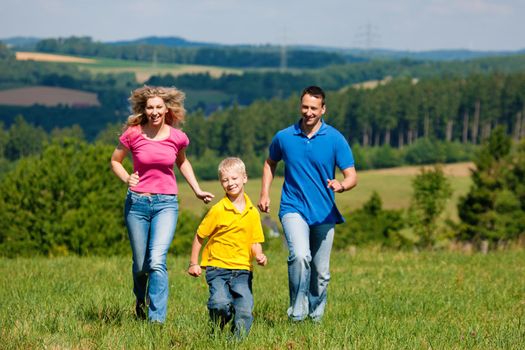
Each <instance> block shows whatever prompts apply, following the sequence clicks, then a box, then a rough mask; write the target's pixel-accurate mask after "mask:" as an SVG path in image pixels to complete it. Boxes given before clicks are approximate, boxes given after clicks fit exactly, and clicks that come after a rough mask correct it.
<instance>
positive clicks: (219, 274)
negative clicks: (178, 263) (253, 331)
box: [206, 266, 253, 338]
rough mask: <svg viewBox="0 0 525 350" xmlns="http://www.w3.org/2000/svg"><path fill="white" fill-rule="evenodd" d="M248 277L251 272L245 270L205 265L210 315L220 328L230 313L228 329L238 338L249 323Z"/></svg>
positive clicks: (250, 310) (248, 329)
mask: <svg viewBox="0 0 525 350" xmlns="http://www.w3.org/2000/svg"><path fill="white" fill-rule="evenodd" d="M252 279H253V274H252V272H251V271H248V270H230V269H223V268H219V267H214V266H208V267H206V282H207V283H208V286H209V288H210V298H209V299H208V310H209V313H210V318H211V320H212V322H213V323H215V324H219V325H220V327H221V329H222V328H223V327H224V326H225V325H226V323H228V322H229V321H230V320H231V319H232V317H233V325H232V332H233V333H234V334H235V336H237V337H239V338H242V337H243V336H246V335H247V334H248V333H249V332H250V328H251V326H252V323H253V316H252V310H253V294H252Z"/></svg>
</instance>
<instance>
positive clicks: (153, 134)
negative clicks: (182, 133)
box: [142, 123, 166, 139]
mask: <svg viewBox="0 0 525 350" xmlns="http://www.w3.org/2000/svg"><path fill="white" fill-rule="evenodd" d="M165 125H166V124H164V123H163V124H160V125H158V126H156V125H149V124H145V125H142V133H143V134H144V135H145V136H146V137H147V138H148V139H157V138H164V137H165V135H164V133H163V131H164V127H165Z"/></svg>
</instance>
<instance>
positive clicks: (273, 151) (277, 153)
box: [269, 134, 283, 162]
mask: <svg viewBox="0 0 525 350" xmlns="http://www.w3.org/2000/svg"><path fill="white" fill-rule="evenodd" d="M269 157H270V159H271V160H273V161H276V162H278V161H280V160H281V159H283V153H282V149H281V143H280V141H279V134H277V135H275V136H274V138H273V139H272V143H271V144H270V147H269Z"/></svg>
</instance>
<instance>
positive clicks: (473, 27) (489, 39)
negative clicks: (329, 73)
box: [0, 0, 525, 51]
mask: <svg viewBox="0 0 525 350" xmlns="http://www.w3.org/2000/svg"><path fill="white" fill-rule="evenodd" d="M0 1H1V11H0V38H7V37H13V36H35V37H67V36H71V35H77V36H91V37H92V38H93V39H95V40H99V41H114V40H127V39H136V38H140V37H145V36H152V35H155V36H179V37H183V38H185V39H187V40H192V41H205V42H216V43H223V44H268V43H270V44H283V43H284V44H290V45H291V44H306V45H322V46H336V47H344V48H352V47H361V48H367V47H380V48H388V49H398V50H410V51H422V50H435V49H460V48H464V49H472V50H519V49H525V0H359V1H356V0H317V1H312V0H304V1H299V0H265V1H260V0H185V1H182V0H76V1H73V0H23V1H18V0H0Z"/></svg>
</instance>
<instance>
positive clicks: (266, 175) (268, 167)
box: [258, 158, 277, 213]
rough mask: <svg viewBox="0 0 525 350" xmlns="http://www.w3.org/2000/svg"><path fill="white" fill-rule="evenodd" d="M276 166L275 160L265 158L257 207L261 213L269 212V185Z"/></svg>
mask: <svg viewBox="0 0 525 350" xmlns="http://www.w3.org/2000/svg"><path fill="white" fill-rule="evenodd" d="M276 167H277V162H276V161H274V160H271V159H270V158H268V159H266V161H265V162H264V166H263V173H262V184H261V194H260V196H259V204H258V207H259V209H260V210H261V211H262V212H263V213H269V212H270V186H271V184H272V181H273V178H274V176H275V168H276Z"/></svg>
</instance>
